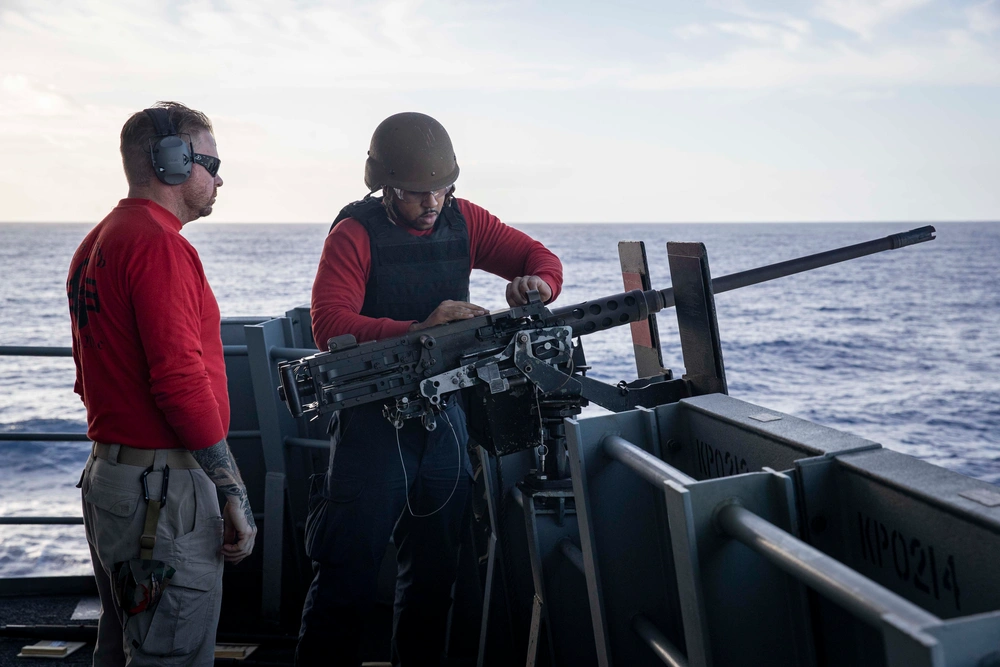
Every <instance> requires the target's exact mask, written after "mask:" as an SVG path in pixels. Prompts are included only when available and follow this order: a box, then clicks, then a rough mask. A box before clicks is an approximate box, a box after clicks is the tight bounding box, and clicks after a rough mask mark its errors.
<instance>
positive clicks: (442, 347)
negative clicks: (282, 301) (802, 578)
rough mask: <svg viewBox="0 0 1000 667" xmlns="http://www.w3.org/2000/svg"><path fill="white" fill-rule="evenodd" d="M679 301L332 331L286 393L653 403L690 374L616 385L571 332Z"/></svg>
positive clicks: (403, 406) (534, 301)
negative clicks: (527, 393)
mask: <svg viewBox="0 0 1000 667" xmlns="http://www.w3.org/2000/svg"><path fill="white" fill-rule="evenodd" d="M934 231H935V230H934V228H933V227H921V228H919V229H914V230H912V231H909V232H904V233H901V234H893V235H891V236H887V237H885V238H882V239H876V240H874V241H868V242H866V243H859V244H857V245H852V246H847V247H844V248H839V249H836V250H831V251H827V252H823V253H819V254H815V255H809V256H806V257H801V258H798V259H793V260H789V261H786V262H781V263H778V264H771V265H768V266H764V267H760V268H757V269H751V270H749V271H743V272H740V273H735V274H731V275H728V276H723V277H720V278H716V279H714V280H712V283H711V285H712V291H713V293H716V294H718V293H721V292H726V291H729V290H733V289H738V288H740V287H745V286H748V285H753V284H756V283H760V282H765V281H768V280H773V279H775V278H780V277H783V276H787V275H792V274H795V273H800V272H803V271H809V270H812V269H816V268H820V267H822V266H828V265H830V264H835V263H838V262H843V261H846V260H849V259H854V258H857V257H863V256H865V255H870V254H873V253H877V252H882V251H884V250H890V249H893V248H901V247H903V246H907V245H912V244H915V243H921V242H924V241H929V240H933V239H934V238H935V237H934V235H933V234H934ZM673 305H674V290H673V288H667V289H663V290H653V289H651V290H645V291H643V290H633V291H630V292H623V293H621V294H614V295H611V296H606V297H601V298H598V299H593V300H591V301H586V302H584V303H579V304H576V305H573V306H565V307H562V308H557V309H554V310H549V309H548V308H546V307H545V305H544V304H542V303H541V301H540V299H539V298H538V294H537V293H532V294H530V295H529V303H528V304H527V305H524V306H519V307H515V308H511V309H509V310H505V311H499V312H496V313H491V314H489V315H483V316H481V317H477V318H474V319H470V320H465V321H462V322H454V323H450V324H444V325H440V326H436V327H433V328H430V329H424V330H422V331H420V332H416V333H412V334H407V335H404V336H400V337H397V338H391V339H386V340H381V341H372V342H366V343H362V344H358V343H357V341H355V339H354V337H353V336H350V335H345V336H338V337H336V338H331V339H330V340H329V343H328V347H329V351H328V352H321V353H319V354H315V355H312V356H310V357H305V358H304V359H300V360H298V361H289V362H282V363H281V364H279V366H278V369H279V376H280V378H281V387H279V393H280V396H281V398H282V400H284V401H285V403H286V405H287V406H288V409H289V411H290V412H291V413H292V415H293V416H295V417H299V416H302V415H303V414H309V413H317V414H324V413H327V412H332V411H334V410H340V409H342V408H348V407H355V406H359V405H364V404H366V403H371V402H373V401H382V402H383V403H384V404H386V408H385V415H386V417H387V418H388V419H389V420H390V421H392V422H393V423H394V424H395V425H396V426H397V427H399V426H401V425H402V422H403V420H405V419H410V418H415V417H424V423H425V425H428V426H429V427H431V425H433V423H434V420H432V419H427V417H428V416H429V415H431V414H432V413H433V411H436V410H439V409H440V408H441V406H442V404H443V402H444V400H445V397H446V396H447V395H448V394H450V393H452V392H455V391H458V390H461V389H468V388H471V387H478V388H479V391H481V392H485V393H487V394H489V395H492V396H494V397H496V398H499V397H498V395H499V394H504V393H505V392H509V391H511V390H512V389H514V388H517V387H520V386H527V385H533V386H534V387H536V388H537V392H538V393H539V394H541V395H544V396H545V397H546V399H552V400H557V401H558V400H559V399H562V398H566V399H571V398H576V399H577V400H578V401H579V399H581V398H582V399H583V400H590V401H592V402H594V403H597V404H598V405H601V406H602V407H605V408H607V409H609V410H612V411H616V412H618V411H622V410H626V409H631V408H634V407H635V406H636V405H645V406H647V407H651V406H654V405H659V404H662V403H664V402H669V401H676V400H678V399H679V398H683V397H685V396H688V395H691V394H690V388H689V387H688V386H687V384H686V381H685V380H673V379H672V378H671V376H670V374H669V372H668V374H667V375H665V376H661V377H657V378H647V379H640V380H637V381H635V382H632V383H629V384H625V383H619V384H618V385H617V386H611V385H607V384H604V383H602V382H598V381H596V380H593V379H591V378H587V377H586V376H585V371H586V369H587V367H586V365H585V364H586V362H585V360H584V359H583V354H582V348H581V347H580V345H579V343H577V344H576V345H574V343H573V339H574V338H578V337H580V336H583V335H587V334H591V333H594V332H597V331H604V330H606V329H610V328H613V327H618V326H622V325H625V324H629V323H631V322H637V321H640V320H643V319H645V318H647V317H649V316H650V315H653V314H654V313H657V312H659V311H660V310H663V309H665V308H669V307H672V306H673Z"/></svg>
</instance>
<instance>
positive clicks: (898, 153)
mask: <svg viewBox="0 0 1000 667" xmlns="http://www.w3.org/2000/svg"><path fill="white" fill-rule="evenodd" d="M157 100H176V101H179V102H183V103H184V104H187V105H188V106H191V107H194V108H196V109H199V110H201V111H204V112H205V113H207V114H208V115H209V116H210V117H211V119H212V121H213V124H214V127H215V133H216V138H217V140H218V145H219V155H220V157H221V158H222V169H221V170H220V175H221V176H222V177H223V179H224V180H225V185H224V186H223V188H222V189H221V190H220V192H219V198H218V202H217V204H216V207H215V212H214V213H213V215H212V217H211V218H210V220H211V221H213V222H215V221H219V222H322V221H329V220H332V219H333V217H334V216H335V215H336V213H337V211H338V210H339V209H340V208H341V207H342V206H343V205H344V204H346V203H348V202H350V201H353V200H356V199H359V198H360V197H362V196H363V195H364V194H365V188H364V183H363V172H364V160H365V157H366V152H367V150H368V144H369V142H370V140H371V134H372V131H373V130H374V129H375V127H376V126H377V125H378V124H379V122H381V120H383V119H384V118H385V117H387V116H389V115H391V114H393V113H397V112H400V111H420V112H423V113H427V114H429V115H431V116H434V117H435V118H437V119H438V120H439V121H441V122H442V123H443V124H444V126H445V127H446V128H447V129H448V131H449V133H450V135H451V138H452V140H453V142H454V145H455V150H456V154H457V157H458V162H459V165H460V166H461V169H462V174H461V177H460V179H459V181H458V183H457V190H458V191H457V194H458V195H459V196H462V197H466V198H469V199H471V200H473V201H475V202H476V203H478V204H480V205H482V206H484V207H485V208H487V209H489V210H490V211H491V212H493V213H494V214H496V215H498V216H499V217H500V218H501V219H503V220H505V221H507V222H513V223H524V222H713V221H725V222H743V221H747V222H762V221H778V222H786V221H787V222H809V221H952V220H1000V0H971V1H969V2H963V1H957V0H956V1H944V0H816V1H811V2H810V1H800V2H771V1H769V0H759V1H756V0H754V1H751V0H745V1H744V0H733V1H730V0H719V1H713V2H691V1H690V0H688V1H684V2H681V1H672V0H659V1H657V0H649V1H635V0H616V1H615V2H610V1H607V2H591V1H588V0H573V1H564V0H544V1H542V0H539V1H535V2H532V1H528V0H509V1H504V0H499V1H493V2H477V1H475V0H465V1H462V2H458V1H440V2H438V1H419V0H390V1H388V2H385V1H381V0H373V1H370V2H337V1H333V2H318V1H317V2H310V1H303V2H294V1H290V0H214V1H208V0H205V1H201V2H184V1H173V2H155V1H148V2H138V1H134V2H124V1H120V0H119V1H113V0H66V1H63V0H23V1H22V0H0V221H9V222H14V221H19V222H96V221H98V220H100V219H101V218H102V217H104V215H106V214H107V212H108V211H109V210H110V209H111V208H112V207H113V206H114V204H115V203H116V202H117V201H118V199H120V198H122V197H124V196H125V195H126V192H127V185H126V182H125V177H124V174H123V172H122V169H121V161H120V157H119V153H118V141H119V132H120V130H121V126H122V124H123V123H124V122H125V120H126V119H127V118H128V116H129V115H131V114H132V113H133V112H135V111H138V110H141V109H143V108H145V107H147V106H149V105H151V104H153V103H154V102H156V101H157Z"/></svg>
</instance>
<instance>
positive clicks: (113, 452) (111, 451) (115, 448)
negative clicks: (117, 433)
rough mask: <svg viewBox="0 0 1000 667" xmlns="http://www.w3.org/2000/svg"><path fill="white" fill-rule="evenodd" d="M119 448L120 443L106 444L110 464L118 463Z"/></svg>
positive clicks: (120, 447)
mask: <svg viewBox="0 0 1000 667" xmlns="http://www.w3.org/2000/svg"><path fill="white" fill-rule="evenodd" d="M121 449H122V446H121V445H108V461H109V462H110V463H111V465H113V466H116V465H118V452H120V451H121Z"/></svg>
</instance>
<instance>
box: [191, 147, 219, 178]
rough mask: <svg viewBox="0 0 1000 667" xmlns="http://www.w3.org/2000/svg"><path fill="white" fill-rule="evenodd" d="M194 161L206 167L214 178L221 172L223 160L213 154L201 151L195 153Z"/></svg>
mask: <svg viewBox="0 0 1000 667" xmlns="http://www.w3.org/2000/svg"><path fill="white" fill-rule="evenodd" d="M194 161H195V162H197V163H198V164H200V165H201V166H203V167H204V168H205V171H207V172H208V173H209V174H210V175H211V176H212V178H215V175H216V174H218V173H219V167H220V166H221V165H222V160H220V159H219V158H217V157H213V156H211V155H202V154H201V153H195V154H194Z"/></svg>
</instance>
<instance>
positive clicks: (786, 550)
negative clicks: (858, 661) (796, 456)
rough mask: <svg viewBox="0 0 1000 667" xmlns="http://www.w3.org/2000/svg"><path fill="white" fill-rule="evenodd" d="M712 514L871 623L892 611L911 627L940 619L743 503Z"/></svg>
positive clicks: (781, 565)
mask: <svg viewBox="0 0 1000 667" xmlns="http://www.w3.org/2000/svg"><path fill="white" fill-rule="evenodd" d="M715 516H716V522H717V523H718V525H719V527H720V528H722V530H723V531H725V532H726V533H727V534H728V535H730V536H731V537H733V538H735V539H737V540H739V541H740V542H742V543H743V544H745V545H747V546H748V547H750V548H751V549H753V550H754V551H756V552H757V553H759V554H760V555H762V556H763V557H764V558H766V559H767V560H769V561H770V562H771V563H773V564H774V565H776V566H777V567H779V568H781V569H782V570H784V571H785V572H787V573H788V574H790V575H792V576H793V577H795V578H796V579H798V580H799V581H801V582H802V583H804V584H806V585H807V586H809V587H810V588H812V589H813V590H815V591H817V592H819V593H821V594H823V595H824V596H826V597H828V598H830V599H831V600H833V601H834V602H836V603H838V604H839V605H841V606H842V607H844V608H845V609H847V610H848V611H851V612H853V613H854V614H856V615H857V616H858V617H859V618H861V619H862V620H864V621H867V622H868V623H870V624H871V625H874V626H876V627H878V625H879V623H880V622H881V620H882V619H883V618H884V617H886V616H895V617H896V618H898V619H900V620H902V621H904V622H906V623H908V624H911V625H913V626H915V627H927V626H933V625H939V624H940V623H941V619H939V618H938V617H937V616H935V615H934V614H932V613H930V612H929V611H927V610H926V609H924V608H922V607H919V606H917V605H915V604H913V603H912V602H910V601H909V600H907V599H906V598H904V597H901V596H899V595H897V594H895V593H893V592H892V591H890V590H889V589H888V588H885V587H884V586H882V585H880V584H877V583H875V582H874V581H872V580H871V579H869V578H868V577H866V576H864V575H863V574H859V573H858V572H857V571H855V570H852V569H851V568H849V567H848V566H846V565H844V564H843V563H841V562H840V561H838V560H836V559H835V558H831V557H830V556H828V555H826V554H825V553H823V552H822V551H820V550H819V549H816V548H815V547H812V546H810V545H808V544H806V543H805V542H803V541H802V540H800V539H798V538H796V537H795V536H794V535H791V534H789V533H788V532H786V531H784V530H782V529H781V528H778V527H777V526H775V525H774V524H773V523H771V522H769V521H767V520H766V519H763V518H761V517H759V516H757V515H756V514H754V513H753V512H751V511H750V510H748V509H746V508H745V507H741V506H740V505H737V504H735V503H727V504H725V505H724V506H722V507H721V508H720V509H719V510H718V511H717V512H716V515H715Z"/></svg>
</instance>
